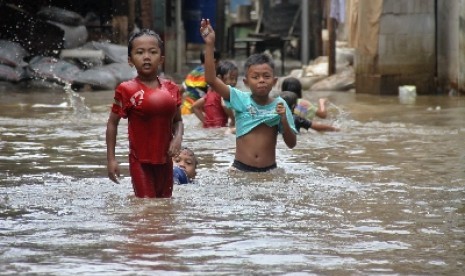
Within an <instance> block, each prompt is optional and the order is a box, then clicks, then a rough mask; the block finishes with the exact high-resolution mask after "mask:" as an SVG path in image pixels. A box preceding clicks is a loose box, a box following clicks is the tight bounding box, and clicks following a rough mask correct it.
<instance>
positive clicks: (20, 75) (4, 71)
mask: <svg viewBox="0 0 465 276" xmlns="http://www.w3.org/2000/svg"><path fill="white" fill-rule="evenodd" d="M26 78H27V73H26V70H25V69H24V67H21V66H18V67H11V66H8V65H4V64H0V80H3V81H11V82H20V81H22V80H24V79H26Z"/></svg>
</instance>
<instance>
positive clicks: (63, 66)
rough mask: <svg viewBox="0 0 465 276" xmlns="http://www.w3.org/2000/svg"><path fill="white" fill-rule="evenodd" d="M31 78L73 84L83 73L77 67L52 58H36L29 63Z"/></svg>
mask: <svg viewBox="0 0 465 276" xmlns="http://www.w3.org/2000/svg"><path fill="white" fill-rule="evenodd" d="M28 69H29V71H30V75H31V77H34V78H40V79H45V80H50V81H54V82H59V83H73V82H74V81H75V79H76V77H77V75H78V74H79V73H80V72H81V71H82V70H81V69H80V68H79V67H77V66H76V65H74V64H72V63H69V62H67V61H64V60H59V59H56V58H52V57H41V56H36V57H34V58H33V59H31V61H30V62H29V67H28Z"/></svg>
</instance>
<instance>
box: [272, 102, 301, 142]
mask: <svg viewBox="0 0 465 276" xmlns="http://www.w3.org/2000/svg"><path fill="white" fill-rule="evenodd" d="M276 112H277V113H278V114H279V115H280V116H281V123H282V126H283V130H282V131H283V139H284V143H286V145H287V147H288V148H290V149H292V148H294V147H295V145H296V144H297V135H296V134H295V132H294V131H293V130H292V128H291V126H290V125H289V122H288V121H287V117H286V106H285V105H284V104H283V103H278V105H277V106H276Z"/></svg>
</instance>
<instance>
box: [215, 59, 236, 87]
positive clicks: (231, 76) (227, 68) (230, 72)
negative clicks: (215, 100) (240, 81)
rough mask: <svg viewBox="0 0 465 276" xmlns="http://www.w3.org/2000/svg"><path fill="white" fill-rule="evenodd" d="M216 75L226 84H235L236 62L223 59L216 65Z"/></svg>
mask: <svg viewBox="0 0 465 276" xmlns="http://www.w3.org/2000/svg"><path fill="white" fill-rule="evenodd" d="M216 76H217V77H218V78H220V79H221V80H222V81H223V82H224V83H225V84H226V85H231V86H236V84H237V78H238V77H239V70H238V69H237V66H236V64H234V63H233V62H231V61H228V60H223V61H220V62H219V63H218V66H217V67H216Z"/></svg>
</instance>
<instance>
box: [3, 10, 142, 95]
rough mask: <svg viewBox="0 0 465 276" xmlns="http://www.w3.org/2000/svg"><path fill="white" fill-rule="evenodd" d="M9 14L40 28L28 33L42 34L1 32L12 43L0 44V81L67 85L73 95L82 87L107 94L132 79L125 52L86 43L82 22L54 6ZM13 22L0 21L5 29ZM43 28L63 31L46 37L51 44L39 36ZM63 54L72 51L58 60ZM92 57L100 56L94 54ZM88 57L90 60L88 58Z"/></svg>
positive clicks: (106, 44) (123, 48)
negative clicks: (33, 81)
mask: <svg viewBox="0 0 465 276" xmlns="http://www.w3.org/2000/svg"><path fill="white" fill-rule="evenodd" d="M12 13H18V14H16V16H19V17H20V18H29V20H31V21H33V22H37V23H40V24H37V25H35V26H30V28H37V26H42V28H43V30H42V31H39V34H36V33H37V31H38V30H35V29H34V30H29V31H28V30H27V29H26V30H24V29H23V30H21V32H24V34H23V33H21V32H20V33H13V32H11V34H10V33H9V32H6V33H5V36H4V37H6V38H10V39H3V40H0V81H8V82H14V83H17V82H25V81H29V80H42V81H43V82H51V83H59V84H71V86H72V87H73V88H74V89H75V90H79V89H80V88H82V87H86V88H89V87H90V88H91V89H94V90H101V89H104V90H108V89H114V88H115V87H116V86H117V85H118V84H119V83H120V82H123V81H126V80H129V79H132V78H134V77H135V76H136V71H135V69H133V68H131V67H130V66H129V65H128V62H127V51H128V49H127V47H126V46H121V45H116V44H112V43H109V42H97V41H90V42H87V38H88V33H87V29H86V25H85V22H86V19H84V18H83V17H82V16H81V15H79V14H78V13H75V12H73V11H68V10H64V9H61V8H58V7H53V6H47V7H43V8H41V9H39V11H38V12H37V14H30V13H26V12H24V11H21V12H19V11H18V10H17V9H13V11H12ZM13 19H14V18H11V20H10V19H9V18H8V17H3V19H0V22H3V21H5V22H4V24H5V25H6V26H5V29H6V30H12V29H13V28H10V27H8V24H14V22H15V21H14V20H13ZM47 24H48V26H50V27H51V28H52V29H53V28H59V29H60V30H61V31H60V32H51V33H49V34H48V36H53V39H51V40H53V41H55V42H54V43H47V41H48V38H47V34H45V35H44V36H41V34H40V33H42V34H43V33H47V31H46V28H47V27H46V26H47ZM26 27H27V26H26ZM26 27H25V28H26ZM27 33H34V34H35V35H36V37H29V36H28V35H27ZM2 35H3V34H2ZM2 37H3V36H2ZM46 38H47V39H46ZM56 41H62V42H63V43H58V42H56ZM28 49H30V51H28ZM62 51H70V52H71V54H70V52H68V54H67V55H60V54H59V53H60V52H62ZM94 52H98V53H101V55H94V54H92V53H94ZM73 53H74V56H73ZM87 53H91V54H92V55H88V56H86V54H87Z"/></svg>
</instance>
